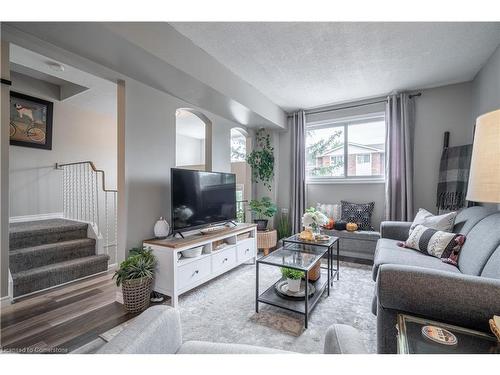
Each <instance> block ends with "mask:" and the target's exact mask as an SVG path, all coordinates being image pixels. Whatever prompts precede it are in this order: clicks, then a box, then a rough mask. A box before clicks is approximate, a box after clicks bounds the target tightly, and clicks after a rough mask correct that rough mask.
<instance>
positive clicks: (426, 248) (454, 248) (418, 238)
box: [401, 225, 465, 265]
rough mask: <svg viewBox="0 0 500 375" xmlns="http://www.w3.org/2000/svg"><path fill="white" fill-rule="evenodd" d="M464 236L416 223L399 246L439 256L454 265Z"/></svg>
mask: <svg viewBox="0 0 500 375" xmlns="http://www.w3.org/2000/svg"><path fill="white" fill-rule="evenodd" d="M464 242H465V236H464V235H462V234H457V233H450V232H444V231H441V230H435V229H431V228H427V227H424V226H423V225H417V226H416V227H415V228H414V229H413V231H412V232H411V233H410V236H409V237H408V239H407V240H406V241H405V242H403V243H401V246H403V247H407V248H410V249H415V250H418V251H420V252H422V253H424V254H428V255H432V256H434V257H436V258H441V260H443V261H444V262H446V263H451V264H454V265H456V264H457V261H458V255H459V253H460V249H461V248H462V245H463V244H464Z"/></svg>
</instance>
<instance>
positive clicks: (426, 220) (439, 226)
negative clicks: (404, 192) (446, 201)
mask: <svg viewBox="0 0 500 375" xmlns="http://www.w3.org/2000/svg"><path fill="white" fill-rule="evenodd" d="M456 216H457V212H456V211H453V212H448V213H446V214H443V215H434V214H431V213H430V212H429V211H427V210H426V209H424V208H419V210H418V212H417V214H416V215H415V219H413V223H411V226H410V233H411V232H412V231H413V230H414V229H415V228H416V227H417V225H423V226H424V227H427V228H431V229H435V230H442V231H445V232H451V230H452V229H453V223H454V222H455V217H456Z"/></svg>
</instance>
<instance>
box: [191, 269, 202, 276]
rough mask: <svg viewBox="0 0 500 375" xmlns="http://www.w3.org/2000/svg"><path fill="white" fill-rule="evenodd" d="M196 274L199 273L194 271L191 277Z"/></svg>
mask: <svg viewBox="0 0 500 375" xmlns="http://www.w3.org/2000/svg"><path fill="white" fill-rule="evenodd" d="M198 272H200V271H198V270H196V271H194V272H193V275H192V276H194V275H196V274H198ZM192 276H191V277H192Z"/></svg>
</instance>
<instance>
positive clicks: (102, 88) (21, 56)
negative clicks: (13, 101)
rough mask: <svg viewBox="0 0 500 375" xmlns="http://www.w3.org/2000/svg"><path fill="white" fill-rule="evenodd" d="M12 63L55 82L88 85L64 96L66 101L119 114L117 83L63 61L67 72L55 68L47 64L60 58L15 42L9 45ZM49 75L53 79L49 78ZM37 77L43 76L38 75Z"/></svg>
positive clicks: (107, 113)
mask: <svg viewBox="0 0 500 375" xmlns="http://www.w3.org/2000/svg"><path fill="white" fill-rule="evenodd" d="M10 62H11V63H14V64H17V65H20V66H23V67H26V68H28V69H30V70H34V71H37V72H39V73H40V76H42V75H43V76H44V80H47V81H52V82H53V83H57V82H60V81H66V82H71V83H74V84H77V85H80V86H83V87H88V90H86V91H83V92H81V93H79V94H76V95H74V96H71V97H70V98H68V99H65V100H64V103H69V104H72V105H75V106H77V107H80V108H85V109H87V110H90V111H93V112H97V113H101V114H104V115H107V116H112V117H116V111H117V106H116V100H117V99H116V84H115V83H113V82H110V81H107V80H105V79H102V78H99V77H97V76H94V75H92V74H89V73H86V72H84V71H82V70H79V69H77V68H75V67H72V66H69V65H67V64H66V65H65V64H62V65H64V71H62V72H60V71H54V70H52V69H51V68H50V66H49V64H48V63H54V62H56V63H60V62H59V61H56V60H54V59H51V58H48V57H46V56H43V55H41V54H38V53H36V52H33V51H30V50H28V49H25V48H22V47H20V46H18V45H15V44H11V45H10ZM47 76H51V77H53V78H52V79H48V78H47ZM34 78H40V77H39V76H38V77H37V76H35V77H34Z"/></svg>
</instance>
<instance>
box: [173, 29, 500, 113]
mask: <svg viewBox="0 0 500 375" xmlns="http://www.w3.org/2000/svg"><path fill="white" fill-rule="evenodd" d="M171 25H172V26H173V27H174V28H175V29H176V30H177V31H179V32H180V33H181V34H183V35H185V36H186V37H188V38H189V39H190V40H191V41H193V43H194V44H196V45H198V46H199V47H200V48H202V49H203V50H205V51H206V52H207V53H209V54H210V55H212V56H213V57H214V58H215V59H217V60H219V62H221V63H222V64H224V65H226V66H227V67H228V68H229V69H230V70H232V71H233V72H234V73H235V74H237V75H239V76H240V77H241V78H242V79H244V80H246V81H247V82H249V83H250V84H251V85H253V86H254V87H255V88H257V89H258V90H260V91H261V92H262V93H263V94H264V95H266V96H267V97H269V99H271V100H272V101H273V102H275V103H276V104H278V105H279V106H280V107H282V108H283V109H285V110H292V109H298V108H311V107H316V106H321V105H325V104H331V103H336V102H342V101H347V100H353V99H362V98H368V97H373V96H378V95H384V94H387V93H389V92H391V91H394V90H404V89H407V90H410V89H420V88H428V87H436V86H441V85H445V84H451V83H458V82H464V81H469V80H471V79H472V78H474V76H475V74H476V73H477V72H478V71H479V69H480V68H481V67H482V65H483V64H484V63H485V62H486V60H487V59H488V57H489V56H490V55H491V54H492V53H493V52H494V50H495V48H496V47H497V46H498V44H499V42H500V23H421V22H418V23H359V22H355V23H342V22H332V23H265V22H264V23H262V22H257V23H250V22H241V23H236V22H232V23H228V22H222V23H218V22H216V23H206V22H205V23H204V22H187V23H171Z"/></svg>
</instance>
